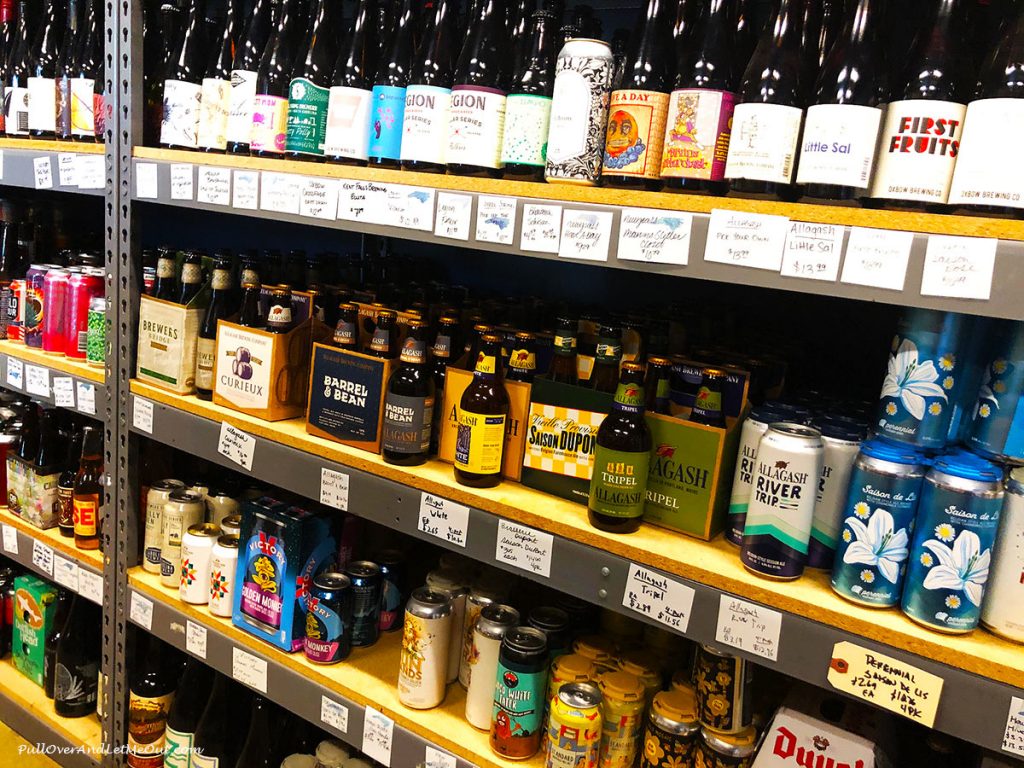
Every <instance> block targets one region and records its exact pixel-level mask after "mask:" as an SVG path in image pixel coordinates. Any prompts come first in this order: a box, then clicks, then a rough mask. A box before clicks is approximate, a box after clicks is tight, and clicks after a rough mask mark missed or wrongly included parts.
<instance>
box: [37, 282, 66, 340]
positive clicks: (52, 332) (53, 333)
mask: <svg viewBox="0 0 1024 768" xmlns="http://www.w3.org/2000/svg"><path fill="white" fill-rule="evenodd" d="M69 281H70V276H69V275H68V271H67V270H66V269H59V268H57V269H50V270H47V272H46V274H45V275H44V276H43V322H42V348H43V351H44V352H49V353H50V354H54V355H63V354H64V352H65V350H66V349H67V343H66V336H65V330H64V320H65V315H66V312H67V303H68V283H69Z"/></svg>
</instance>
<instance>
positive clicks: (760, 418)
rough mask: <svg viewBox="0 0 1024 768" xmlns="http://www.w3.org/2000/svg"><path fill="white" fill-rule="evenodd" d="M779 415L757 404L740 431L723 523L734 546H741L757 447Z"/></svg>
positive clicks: (767, 406) (726, 537) (781, 419)
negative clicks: (727, 508)
mask: <svg viewBox="0 0 1024 768" xmlns="http://www.w3.org/2000/svg"><path fill="white" fill-rule="evenodd" d="M783 420H784V419H783V417H782V415H781V412H780V411H779V410H777V409H775V408H773V407H772V406H770V405H767V404H765V405H759V406H757V407H755V408H752V409H751V410H750V413H748V414H747V418H745V419H744V420H743V426H742V427H741V428H740V446H739V450H738V451H737V453H736V471H735V472H734V473H733V476H732V490H731V491H730V493H729V517H728V519H727V521H726V524H725V540H726V541H728V542H729V543H730V544H735V545H736V546H737V547H738V546H740V545H741V544H742V543H743V526H744V525H746V521H747V507H748V506H749V505H750V489H751V488H752V487H753V485H754V469H755V467H756V463H755V462H756V461H757V446H758V445H759V444H760V442H761V438H762V437H764V433H765V432H767V431H768V425H769V424H772V423H775V422H779V421H783Z"/></svg>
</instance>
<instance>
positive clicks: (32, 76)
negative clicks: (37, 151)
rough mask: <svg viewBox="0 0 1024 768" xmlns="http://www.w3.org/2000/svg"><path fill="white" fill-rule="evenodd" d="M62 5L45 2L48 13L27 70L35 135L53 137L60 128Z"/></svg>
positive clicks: (30, 117)
mask: <svg viewBox="0 0 1024 768" xmlns="http://www.w3.org/2000/svg"><path fill="white" fill-rule="evenodd" d="M61 10H63V6H62V4H61V3H58V2H51V3H47V4H46V5H45V11H44V13H45V14H46V15H45V16H44V17H43V19H42V21H41V22H40V24H39V29H38V30H37V31H36V36H35V40H34V42H33V44H32V58H31V63H30V64H29V71H28V131H29V135H31V136H32V137H36V138H52V137H53V135H54V132H55V130H56V128H57V79H56V78H57V59H58V57H59V55H60V46H61V41H62V40H63V39H64V19H62V18H60V11H61Z"/></svg>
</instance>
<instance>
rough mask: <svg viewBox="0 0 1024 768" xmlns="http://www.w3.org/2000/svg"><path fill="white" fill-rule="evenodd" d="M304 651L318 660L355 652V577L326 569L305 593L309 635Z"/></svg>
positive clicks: (325, 661) (337, 658) (334, 660)
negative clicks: (353, 601) (353, 618)
mask: <svg viewBox="0 0 1024 768" xmlns="http://www.w3.org/2000/svg"><path fill="white" fill-rule="evenodd" d="M302 652H303V654H304V655H305V656H306V658H307V659H309V660H310V661H312V662H315V663H317V664H336V663H337V662H339V661H341V660H342V659H344V658H346V657H347V656H348V655H349V653H351V652H352V580H351V579H349V577H348V576H346V575H345V574H344V573H338V572H336V571H324V572H322V573H318V574H317V575H316V576H315V577H313V583H312V584H311V585H310V587H309V592H308V593H307V594H306V636H305V637H304V638H303V639H302Z"/></svg>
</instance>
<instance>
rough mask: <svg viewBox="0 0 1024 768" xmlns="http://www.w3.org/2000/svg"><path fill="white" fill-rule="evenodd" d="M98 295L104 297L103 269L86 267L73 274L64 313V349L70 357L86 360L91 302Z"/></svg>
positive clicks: (69, 283)
mask: <svg viewBox="0 0 1024 768" xmlns="http://www.w3.org/2000/svg"><path fill="white" fill-rule="evenodd" d="M97 297H99V298H102V297H103V270H102V269H100V268H97V267H85V268H84V269H83V270H82V271H81V272H73V273H72V274H71V279H70V281H69V282H68V300H67V306H66V310H65V313H64V349H65V354H67V356H68V357H71V358H74V359H76V360H85V352H86V344H85V340H86V335H87V333H88V330H89V302H90V301H92V300H93V299H94V298H97Z"/></svg>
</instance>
